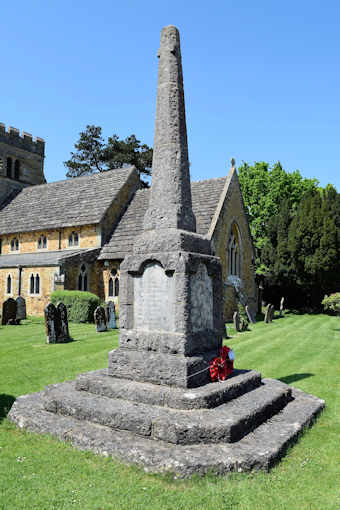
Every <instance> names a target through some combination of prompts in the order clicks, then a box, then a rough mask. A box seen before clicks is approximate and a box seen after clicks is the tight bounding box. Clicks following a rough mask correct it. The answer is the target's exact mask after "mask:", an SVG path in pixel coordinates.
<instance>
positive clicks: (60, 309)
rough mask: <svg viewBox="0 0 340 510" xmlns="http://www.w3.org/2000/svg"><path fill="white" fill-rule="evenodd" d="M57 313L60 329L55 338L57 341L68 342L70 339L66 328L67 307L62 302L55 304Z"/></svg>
mask: <svg viewBox="0 0 340 510" xmlns="http://www.w3.org/2000/svg"><path fill="white" fill-rule="evenodd" d="M57 313H58V316H59V324H60V330H59V335H58V338H57V341H58V342H61V343H62V342H68V341H69V340H70V333H69V330H68V318H67V307H66V305H64V303H58V304H57Z"/></svg>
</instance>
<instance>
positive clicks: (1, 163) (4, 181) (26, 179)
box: [0, 123, 46, 206]
mask: <svg viewBox="0 0 340 510" xmlns="http://www.w3.org/2000/svg"><path fill="white" fill-rule="evenodd" d="M44 157H45V142H44V140H43V139H42V138H38V137H36V138H35V140H33V138H32V135H30V134H29V133H25V132H23V133H22V135H20V133H19V130H18V129H16V128H13V127H9V128H8V130H6V126H5V124H3V123H0V206H1V204H2V203H3V202H4V201H6V200H8V199H10V198H11V197H12V196H14V195H15V194H16V193H18V192H19V191H20V190H21V189H22V188H24V187H26V186H33V185H35V184H44V183H45V182H46V179H45V176H44Z"/></svg>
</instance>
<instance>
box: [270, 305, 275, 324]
mask: <svg viewBox="0 0 340 510" xmlns="http://www.w3.org/2000/svg"><path fill="white" fill-rule="evenodd" d="M274 315H275V306H274V305H270V310H269V322H273V319H274Z"/></svg>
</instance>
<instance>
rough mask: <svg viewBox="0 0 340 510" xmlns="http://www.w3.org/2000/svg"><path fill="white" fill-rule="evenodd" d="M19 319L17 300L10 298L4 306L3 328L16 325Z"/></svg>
mask: <svg viewBox="0 0 340 510" xmlns="http://www.w3.org/2000/svg"><path fill="white" fill-rule="evenodd" d="M16 317H17V303H16V301H15V299H13V298H8V299H6V301H4V302H3V304H2V319H1V324H2V325H3V326H5V325H7V324H9V325H15V324H17V322H16Z"/></svg>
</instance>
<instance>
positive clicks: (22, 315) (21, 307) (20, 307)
mask: <svg viewBox="0 0 340 510" xmlns="http://www.w3.org/2000/svg"><path fill="white" fill-rule="evenodd" d="M16 302H17V316H16V319H17V321H21V320H24V319H26V318H27V316H26V301H25V299H24V298H23V297H22V296H18V297H17V298H16Z"/></svg>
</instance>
